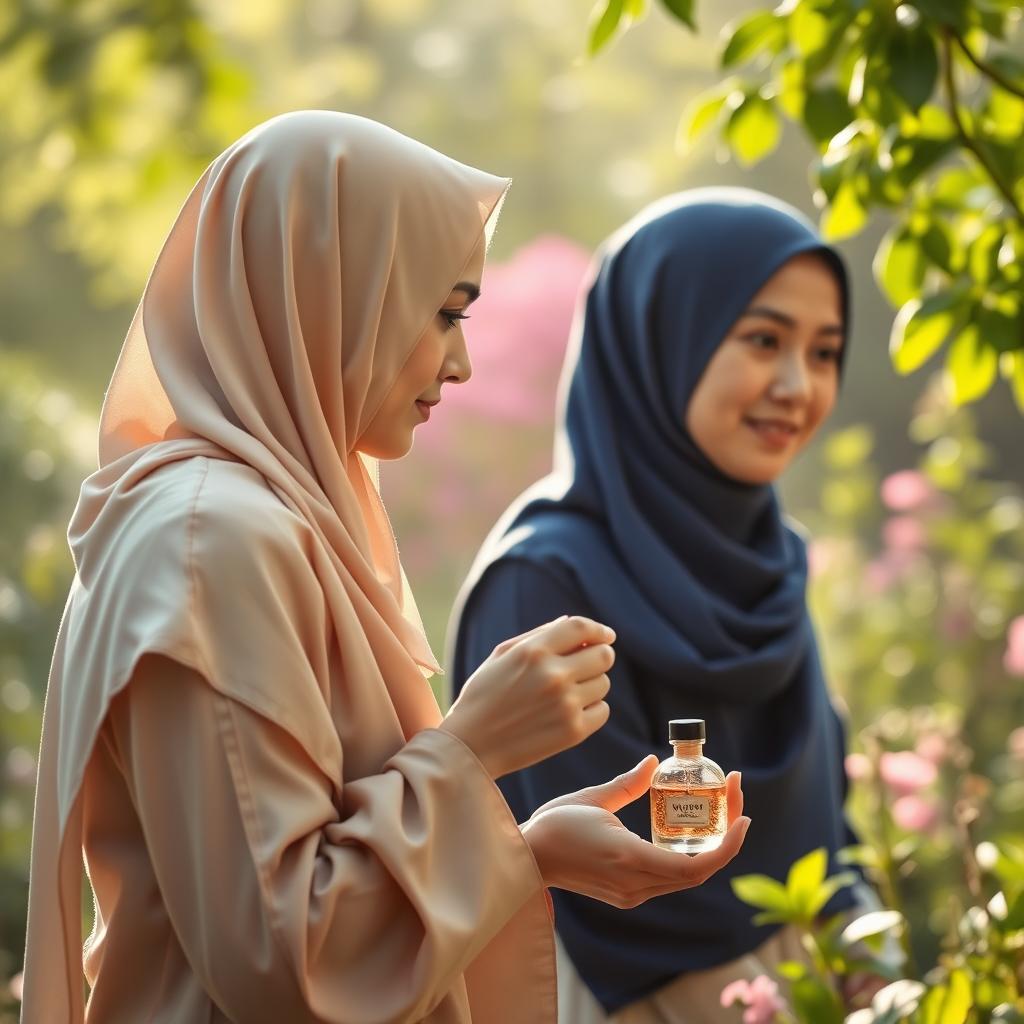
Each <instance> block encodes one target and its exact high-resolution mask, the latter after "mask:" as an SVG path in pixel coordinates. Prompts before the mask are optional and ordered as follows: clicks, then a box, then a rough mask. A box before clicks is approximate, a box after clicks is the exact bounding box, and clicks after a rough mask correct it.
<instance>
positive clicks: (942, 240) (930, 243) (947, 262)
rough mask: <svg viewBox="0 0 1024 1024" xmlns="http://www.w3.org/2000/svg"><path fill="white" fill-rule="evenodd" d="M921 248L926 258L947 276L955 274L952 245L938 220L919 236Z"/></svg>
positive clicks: (946, 230) (944, 227)
mask: <svg viewBox="0 0 1024 1024" xmlns="http://www.w3.org/2000/svg"><path fill="white" fill-rule="evenodd" d="M921 248H922V249H924V251H925V253H926V254H927V256H928V258H929V259H930V260H931V261H932V263H934V264H935V266H937V267H940V268H941V269H942V270H944V271H945V272H946V273H947V274H955V273H956V267H955V266H954V258H953V253H954V250H953V244H952V242H951V241H950V237H949V232H948V229H947V228H946V226H945V225H944V224H943V223H942V221H939V220H933V221H932V222H931V224H929V225H928V229H927V231H925V233H924V234H923V235H922V236H921Z"/></svg>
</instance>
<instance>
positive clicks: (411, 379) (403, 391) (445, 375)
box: [356, 235, 486, 459]
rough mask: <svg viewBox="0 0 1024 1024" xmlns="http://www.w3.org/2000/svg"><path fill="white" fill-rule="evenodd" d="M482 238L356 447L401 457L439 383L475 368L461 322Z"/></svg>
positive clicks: (463, 377) (479, 269) (436, 398)
mask: <svg viewBox="0 0 1024 1024" xmlns="http://www.w3.org/2000/svg"><path fill="white" fill-rule="evenodd" d="M485 253H486V243H485V240H484V237H483V235H481V236H480V241H479V243H478V244H477V248H476V250H475V251H474V253H473V256H472V257H471V259H470V261H469V263H468V265H467V266H466V269H465V270H464V272H463V274H462V277H461V279H460V280H459V282H458V284H456V285H455V287H454V288H452V290H451V293H450V294H449V296H448V298H447V300H446V301H445V303H444V305H443V306H442V307H441V309H440V310H438V312H437V315H436V316H434V317H432V318H431V321H430V323H429V324H428V326H427V329H426V330H425V331H424V332H423V334H422V335H420V339H419V341H417V342H416V347H415V348H414V349H413V351H412V355H410V356H409V359H408V361H407V362H406V364H405V366H403V367H402V371H401V373H399V375H398V378H397V380H396V381H395V383H394V385H393V386H392V388H391V390H390V391H389V392H388V396H387V398H385V399H384V401H383V403H382V404H381V407H380V408H379V409H378V410H377V412H376V414H375V415H374V417H373V419H372V420H371V421H370V424H369V426H368V427H367V428H366V430H365V431H364V432H363V435H362V437H360V438H359V440H358V441H357V442H356V448H357V449H358V450H359V451H361V452H365V453H366V454H367V455H370V456H373V457H374V458H377V459H400V458H401V457H402V456H403V455H406V454H408V452H409V449H410V448H412V434H413V431H414V430H415V429H416V427H418V426H419V425H420V424H421V423H425V422H426V421H427V420H428V419H429V418H430V414H431V411H432V407H433V406H435V405H437V403H438V402H440V401H441V385H442V384H446V383H448V384H464V383H465V382H466V381H467V380H469V378H470V375H471V374H472V372H473V368H472V366H471V365H470V362H469V352H468V351H467V350H466V339H465V337H464V336H463V333H462V326H461V323H460V321H461V320H463V319H467V318H466V316H465V311H466V309H467V307H468V306H469V305H470V303H472V302H473V301H475V300H476V299H477V298H478V297H479V295H480V278H481V275H482V274H483V268H484V255H485Z"/></svg>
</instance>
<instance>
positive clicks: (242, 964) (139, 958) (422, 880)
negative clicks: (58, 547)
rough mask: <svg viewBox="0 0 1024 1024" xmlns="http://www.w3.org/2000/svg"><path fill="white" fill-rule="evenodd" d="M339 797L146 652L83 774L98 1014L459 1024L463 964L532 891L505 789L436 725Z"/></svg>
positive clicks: (535, 882)
mask: <svg viewBox="0 0 1024 1024" xmlns="http://www.w3.org/2000/svg"><path fill="white" fill-rule="evenodd" d="M331 790H332V787H331V785H330V782H329V780H327V779H325V778H324V777H323V776H321V775H320V774H319V773H318V772H317V770H316V768H315V766H314V765H313V764H312V763H311V762H310V761H309V759H308V757H307V756H306V755H305V754H304V752H303V751H302V749H301V748H300V747H299V746H298V745H297V744H296V743H295V741H294V740H293V739H292V738H291V737H290V736H289V735H288V734H287V733H286V732H285V731H283V730H282V729H281V728H279V727H278V726H276V725H275V724H274V723H273V722H271V721H268V720H267V719H266V718H264V717H262V716H261V715H258V714H256V713H255V712H253V711H251V710H249V709H248V708H246V707H245V706H244V705H242V704H239V703H237V702H236V701H233V700H231V699H230V698H228V697H224V696H222V695H221V694H219V693H217V692H216V691H214V690H213V689H211V687H210V686H209V685H208V684H207V683H206V682H205V681H204V680H203V679H202V678H201V677H200V676H199V675H198V674H197V673H196V672H194V671H193V670H191V669H189V668H186V667H185V666H183V665H180V664H178V663H176V662H174V661H171V660H169V659H167V658H164V657H161V656H150V657H147V658H146V659H144V660H143V661H142V662H141V663H140V665H139V668H138V669H137V671H136V672H135V675H134V678H133V679H132V682H131V684H130V685H129V687H128V688H127V689H126V690H124V691H123V692H122V693H121V694H120V695H119V696H118V697H117V698H116V699H115V701H114V703H113V705H112V706H111V710H110V714H109V716H108V718H107V721H106V723H105V724H104V726H103V729H102V730H101V733H100V739H99V742H98V744H97V748H96V751H95V754H94V758H93V761H92V763H91V764H90V767H89V770H88V772H87V774H86V780H85V791H84V792H85V806H84V821H85V830H84V835H85V855H86V863H87V868H88V873H89V877H90V880H91V882H92V885H93V888H94V892H95V896H96V924H95V928H94V930H93V933H92V935H91V936H90V938H89V941H88V943H87V945H86V954H85V971H86V976H87V978H88V981H89V983H90V985H91V986H92V994H91V997H90V999H89V1003H88V1009H87V1020H89V1021H90V1022H96V1024H122V1022H123V1024H138V1022H142V1021H150V1022H153V1024H198V1022H200V1021H202V1022H207V1021H209V1022H215V1021H216V1022H222V1021H237V1022H244V1024H249V1022H253V1024H256V1022H260V1021H267V1022H271V1021H273V1022H295V1024H298V1022H305V1021H325V1022H326V1021H330V1022H337V1024H342V1022H346V1024H348V1022H359V1024H378V1022H379V1024H384V1022H393V1021H414V1020H416V1021H418V1020H423V1019H429V1020H430V1021H431V1022H435V1021H436V1022H438V1024H441V1022H448V1021H452V1022H455V1021H464V1020H466V1019H467V1018H466V1015H465V1014H464V1013H463V1012H461V1011H460V1008H459V1003H460V1002H461V999H460V998H459V996H460V995H461V993H460V992H458V985H457V983H458V982H459V980H460V979H459V975H460V974H461V973H462V972H463V971H465V970H466V969H467V968H469V967H470V966H471V964H472V962H473V960H474V959H475V958H476V956H477V955H478V954H479V953H480V951H481V950H482V949H483V948H484V947H485V946H486V945H487V943H488V941H489V940H490V939H491V938H493V936H494V935H495V933H496V932H497V931H498V930H499V929H500V927H501V926H502V925H504V924H505V922H506V920H507V918H508V917H509V916H510V914H511V913H512V912H513V911H515V910H517V909H519V908H520V907H521V906H522V905H523V904H525V903H526V901H527V900H528V899H529V898H530V897H531V896H535V895H536V894H537V892H538V890H539V888H540V886H541V882H540V878H539V876H538V873H537V867H536V864H535V862H534V859H533V856H532V854H531V852H530V850H529V847H528V846H527V845H526V843H525V841H524V840H523V839H522V836H521V834H520V832H519V830H518V828H517V826H516V823H515V821H514V820H513V818H512V816H511V814H510V812H509V810H508V807H507V805H506V804H505V801H504V800H503V798H502V796H501V794H500V792H499V791H498V789H497V788H496V787H495V786H494V784H493V783H492V781H491V780H490V778H489V777H488V775H487V774H486V773H485V771H484V769H483V767H482V766H481V764H480V762H479V761H478V760H477V759H476V757H475V756H474V755H473V753H472V752H471V751H470V750H469V749H468V748H467V747H466V746H464V745H463V744H462V743H461V742H459V741H458V740H457V739H455V738H454V737H453V736H451V735H450V734H449V733H446V732H442V731H439V730H434V729H428V730H425V731H423V732H421V733H420V734H419V735H418V736H416V737H414V738H413V739H412V740H411V741H410V742H409V743H408V744H406V745H405V747H403V748H402V749H401V750H400V751H399V752H398V753H397V754H396V755H395V756H394V757H393V758H391V759H390V761H389V762H388V764H387V765H386V766H385V769H384V771H383V772H382V773H381V774H380V775H377V776H374V777H372V778H368V779H364V780H361V781H359V782H355V783H350V784H349V785H348V786H346V787H345V790H344V794H343V797H344V801H343V804H344V805H343V806H340V807H339V806H338V805H337V803H336V802H335V800H334V799H333V796H332V791H331ZM376 836H387V837H388V844H387V847H388V849H387V855H386V857H383V856H381V855H380V852H379V850H378V849H375V842H374V838H375V837H376ZM299 906H301V907H303V913H302V914H301V915H296V914H295V913H294V909H295V908H296V907H299ZM289 908H290V909H289ZM285 910H287V911H288V912H283V911H285ZM521 953H522V954H526V951H521ZM451 987H454V988H456V992H455V993H454V994H451V993H449V992H448V989H449V988H451ZM509 1009H510V1011H511V1010H512V1009H513V1008H512V1007H510V1008H509ZM473 1019H474V1020H475V1019H477V1018H476V1017H474V1018H473ZM479 1019H480V1020H481V1021H483V1022H487V1021H489V1020H491V1019H493V1018H490V1017H480V1018H479ZM509 1019H514V1018H509ZM521 1019H522V1020H524V1021H525V1020H526V1019H527V1018H525V1017H523V1018H521Z"/></svg>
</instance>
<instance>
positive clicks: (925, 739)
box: [914, 732, 949, 765]
mask: <svg viewBox="0 0 1024 1024" xmlns="http://www.w3.org/2000/svg"><path fill="white" fill-rule="evenodd" d="M914 753H916V754H917V755H918V756H919V757H923V758H924V759H925V760H926V761H931V763H932V764H935V765H939V764H942V762H943V761H945V760H946V757H947V756H948V755H949V741H948V740H947V739H946V737H945V736H943V735H942V733H940V732H929V733H925V735H924V736H922V737H921V738H920V739H919V740H918V741H917V744H916V745H915V747H914Z"/></svg>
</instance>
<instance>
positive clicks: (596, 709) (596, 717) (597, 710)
mask: <svg viewBox="0 0 1024 1024" xmlns="http://www.w3.org/2000/svg"><path fill="white" fill-rule="evenodd" d="M580 715H581V718H582V723H583V733H584V738H586V737H587V736H591V735H593V734H594V733H595V732H597V730H598V729H600V728H601V726H602V725H604V724H605V722H607V721H608V718H609V716H610V715H611V708H609V707H608V705H607V704H606V703H605V702H604V701H603V700H599V701H595V702H594V703H593V704H590V705H589V706H588V707H585V708H584V709H583V710H582V711H581V712H580ZM581 742H582V741H581Z"/></svg>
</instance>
